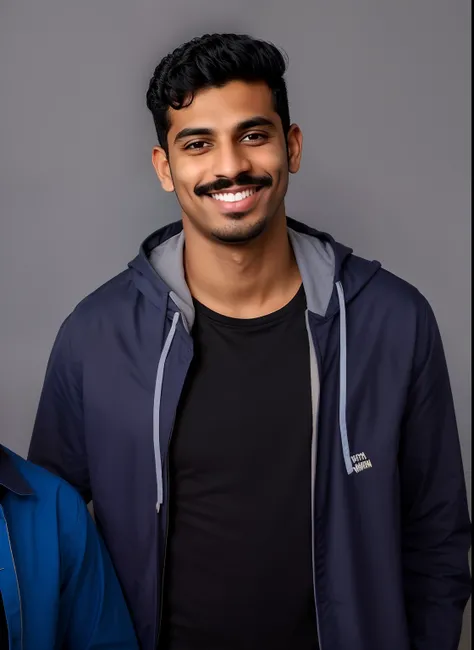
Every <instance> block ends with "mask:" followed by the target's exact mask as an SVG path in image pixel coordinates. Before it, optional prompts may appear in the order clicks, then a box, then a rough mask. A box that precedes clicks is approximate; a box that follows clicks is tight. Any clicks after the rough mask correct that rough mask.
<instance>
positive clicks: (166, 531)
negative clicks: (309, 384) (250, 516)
mask: <svg viewBox="0 0 474 650" xmlns="http://www.w3.org/2000/svg"><path fill="white" fill-rule="evenodd" d="M175 422H176V415H175V418H174V420H173V426H172V428H171V434H170V439H169V442H168V450H167V454H166V522H165V548H164V551H163V568H162V571H161V585H160V592H161V599H160V613H159V616H158V634H157V637H156V649H157V650H159V647H160V639H161V630H162V623H163V602H164V593H165V575H166V556H167V551H168V537H169V527H170V460H169V458H170V453H169V449H170V444H171V439H172V437H173V432H174V424H175ZM157 516H158V517H159V515H157Z"/></svg>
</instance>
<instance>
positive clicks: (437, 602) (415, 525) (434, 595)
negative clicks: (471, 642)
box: [399, 299, 471, 650]
mask: <svg viewBox="0 0 474 650" xmlns="http://www.w3.org/2000/svg"><path fill="white" fill-rule="evenodd" d="M399 467H400V479H401V499H402V562H403V571H404V591H405V601H406V611H407V618H408V625H409V631H410V640H411V648H412V650H440V648H443V650H457V648H458V645H459V639H460V635H461V628H462V617H463V610H464V608H465V606H466V603H467V601H468V599H469V594H470V575H469V565H468V552H469V547H470V535H471V529H470V521H469V511H468V506H467V499H466V488H465V480H464V473H463V467H462V460H461V450H460V445H459V438H458V432H457V427H456V419H455V414H454V404H453V398H452V394H451V387H450V382H449V376H448V370H447V367H446V361H445V355H444V351H443V346H442V342H441V337H440V333H439V330H438V326H437V323H436V320H435V316H434V314H433V312H432V310H431V308H430V306H429V305H428V303H427V302H426V301H425V300H424V299H422V303H421V309H420V315H419V322H418V331H417V343H416V349H415V352H414V362H413V372H412V380H411V386H410V389H409V393H408V399H407V405H406V412H405V418H404V426H403V430H402V439H401V447H400V458H399Z"/></svg>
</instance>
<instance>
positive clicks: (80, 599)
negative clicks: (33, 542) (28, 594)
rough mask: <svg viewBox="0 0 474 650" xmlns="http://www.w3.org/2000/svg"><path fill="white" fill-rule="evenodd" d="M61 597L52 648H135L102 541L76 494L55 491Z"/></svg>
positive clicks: (66, 487) (69, 490) (68, 489)
mask: <svg viewBox="0 0 474 650" xmlns="http://www.w3.org/2000/svg"><path fill="white" fill-rule="evenodd" d="M59 517H60V523H59V526H60V531H61V532H60V536H61V538H60V548H61V582H62V585H61V601H60V606H59V616H58V635H57V639H58V647H61V648H64V650H138V643H137V640H136V636H135V633H134V630H133V627H132V622H131V619H130V615H129V612H128V610H127V607H126V605H125V600H124V598H123V595H122V591H121V588H120V585H119V582H118V580H117V577H116V575H115V571H114V569H113V566H112V562H111V560H110V557H109V555H108V553H107V550H106V548H105V546H104V543H103V541H102V539H101V537H100V535H99V533H98V531H97V529H96V527H95V525H94V522H93V521H92V518H91V517H90V515H89V513H88V512H87V508H86V505H85V503H84V501H83V500H82V499H81V498H80V496H79V495H78V494H77V493H76V492H75V491H74V490H73V489H72V488H71V487H70V486H69V485H67V484H63V485H62V486H61V488H60V492H59Z"/></svg>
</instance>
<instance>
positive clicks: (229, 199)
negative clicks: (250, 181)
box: [207, 186, 262, 203]
mask: <svg viewBox="0 0 474 650" xmlns="http://www.w3.org/2000/svg"><path fill="white" fill-rule="evenodd" d="M261 189H262V186H255V187H249V188H247V189H245V190H240V191H238V192H236V191H232V192H215V193H211V194H208V195H207V196H208V197H209V198H211V199H214V201H220V202H222V203H239V202H240V201H245V199H248V198H250V197H251V196H253V195H254V194H257V193H258V192H260V190H261Z"/></svg>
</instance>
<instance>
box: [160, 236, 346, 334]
mask: <svg viewBox="0 0 474 650" xmlns="http://www.w3.org/2000/svg"><path fill="white" fill-rule="evenodd" d="M288 236H289V239H290V242H291V246H292V248H293V252H294V254H295V258H296V263H297V264H298V268H299V270H300V273H301V277H302V280H303V286H304V290H305V294H306V301H307V305H308V309H309V311H310V312H312V313H314V314H318V315H319V316H324V315H325V314H326V312H327V308H328V305H329V301H330V299H331V296H332V292H333V289H334V273H335V255H334V251H333V248H332V246H331V245H330V244H329V243H325V242H323V241H321V240H320V239H318V238H317V237H313V236H312V235H305V234H302V233H299V232H297V231H296V230H293V229H292V228H288ZM183 252H184V231H181V232H180V233H179V234H177V235H174V237H170V239H168V240H167V241H165V242H164V243H163V244H160V245H159V246H156V248H154V249H153V250H152V251H151V253H150V257H149V260H150V264H151V265H152V267H153V268H154V270H155V271H156V273H158V275H159V276H160V277H161V279H162V280H163V281H164V282H165V283H166V284H167V285H168V287H169V289H170V298H171V299H172V301H173V302H174V303H175V305H176V306H177V307H178V309H179V310H180V312H181V313H182V314H183V316H184V320H185V324H186V326H187V329H188V331H191V329H192V327H193V324H194V305H193V299H192V297H191V293H190V291H189V288H188V285H187V284H186V278H185V275H184V265H183Z"/></svg>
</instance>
